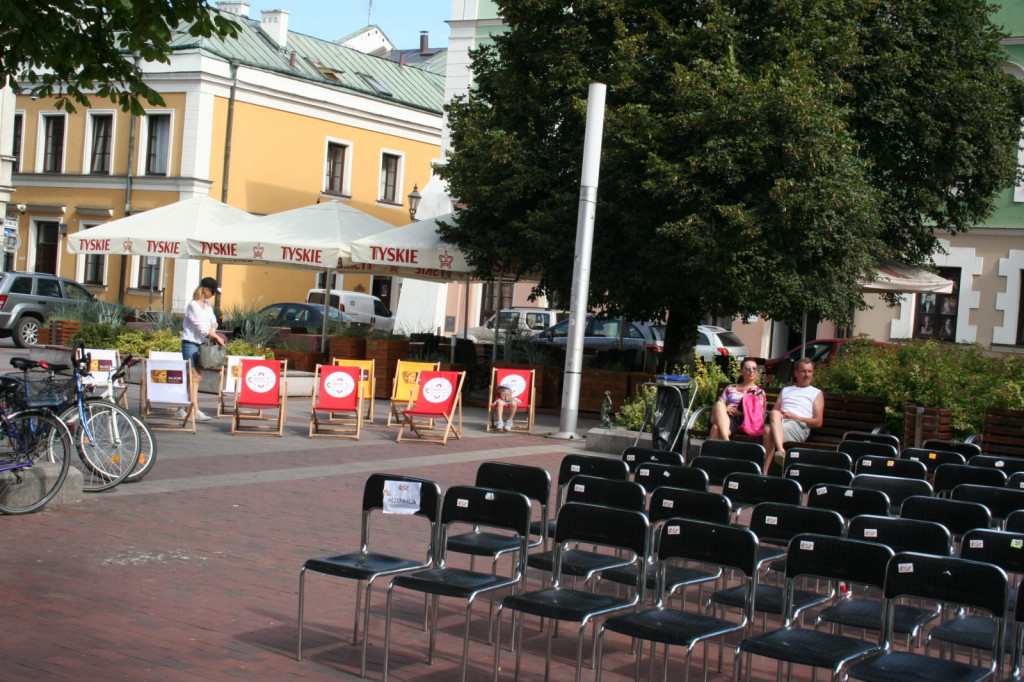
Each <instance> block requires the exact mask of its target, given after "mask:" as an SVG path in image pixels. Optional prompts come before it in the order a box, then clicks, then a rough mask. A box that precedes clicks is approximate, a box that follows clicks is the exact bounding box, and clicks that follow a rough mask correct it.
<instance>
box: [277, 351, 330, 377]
mask: <svg viewBox="0 0 1024 682" xmlns="http://www.w3.org/2000/svg"><path fill="white" fill-rule="evenodd" d="M271 350H273V351H274V358H275V359H277V360H287V361H288V370H289V371H292V370H294V371H296V372H314V371H316V366H317V365H318V364H322V363H323V361H324V354H323V353H320V352H318V351H307V350H278V349H276V348H273V349H271Z"/></svg>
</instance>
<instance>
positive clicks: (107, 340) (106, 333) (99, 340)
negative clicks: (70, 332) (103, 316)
mask: <svg viewBox="0 0 1024 682" xmlns="http://www.w3.org/2000/svg"><path fill="white" fill-rule="evenodd" d="M125 329H126V327H124V326H123V325H118V324H109V323H106V322H92V323H85V324H83V325H82V326H81V327H79V328H78V332H77V333H76V334H75V335H74V336H72V337H71V342H72V343H74V344H78V343H83V344H85V347H86V348H117V339H118V337H120V336H121V334H122V333H123V332H124V330H125Z"/></svg>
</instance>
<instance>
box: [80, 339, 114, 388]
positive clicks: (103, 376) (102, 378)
mask: <svg viewBox="0 0 1024 682" xmlns="http://www.w3.org/2000/svg"><path fill="white" fill-rule="evenodd" d="M85 353H86V355H88V356H89V376H91V377H92V381H93V384H94V385H95V386H97V387H101V388H106V387H107V386H109V385H110V375H111V374H112V373H113V372H114V371H116V370H117V368H118V367H120V365H121V355H120V353H118V352H117V350H116V349H114V350H111V349H106V348H86V349H85Z"/></svg>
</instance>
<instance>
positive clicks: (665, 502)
mask: <svg viewBox="0 0 1024 682" xmlns="http://www.w3.org/2000/svg"><path fill="white" fill-rule="evenodd" d="M661 506H662V507H664V508H665V509H672V508H673V507H675V506H676V501H675V500H662V501H661Z"/></svg>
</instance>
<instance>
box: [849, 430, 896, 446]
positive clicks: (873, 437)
mask: <svg viewBox="0 0 1024 682" xmlns="http://www.w3.org/2000/svg"><path fill="white" fill-rule="evenodd" d="M842 440H859V441H863V442H865V443H881V444H883V445H891V446H893V447H894V448H896V449H897V450H899V449H900V439H899V438H898V437H896V436H894V435H893V434H891V433H873V432H871V431H847V432H846V433H844V434H843V438H842Z"/></svg>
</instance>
